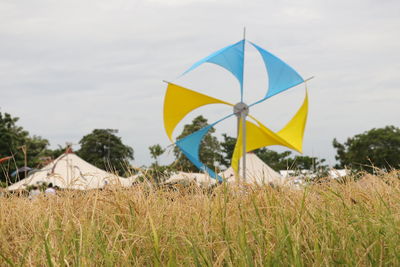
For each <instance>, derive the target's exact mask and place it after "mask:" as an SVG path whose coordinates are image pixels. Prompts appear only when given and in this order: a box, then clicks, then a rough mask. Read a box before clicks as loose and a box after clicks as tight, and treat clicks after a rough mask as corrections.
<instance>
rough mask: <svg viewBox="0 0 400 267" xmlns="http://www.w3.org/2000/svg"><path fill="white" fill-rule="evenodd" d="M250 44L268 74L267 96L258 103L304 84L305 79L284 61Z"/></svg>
mask: <svg viewBox="0 0 400 267" xmlns="http://www.w3.org/2000/svg"><path fill="white" fill-rule="evenodd" d="M250 43H251V44H252V45H253V46H254V47H255V48H256V49H257V50H258V52H259V53H260V54H261V56H262V58H263V60H264V64H265V67H266V69H267V73H268V91H267V94H266V95H265V97H264V98H262V99H261V100H259V101H257V102H256V103H259V102H262V101H264V100H266V99H268V98H270V97H272V96H274V95H277V94H279V93H281V92H283V91H285V90H288V89H290V88H292V87H294V86H296V85H298V84H301V83H303V82H304V79H303V78H302V77H301V76H300V75H299V74H298V73H297V72H296V70H294V69H293V68H292V67H290V66H289V65H288V64H286V63H285V62H284V61H282V60H281V59H279V58H278V57H276V56H275V55H273V54H271V53H270V52H268V51H267V50H265V49H263V48H261V47H259V46H258V45H256V44H254V43H252V42H250ZM254 104H255V103H254ZM254 104H252V105H254ZM252 105H250V106H252Z"/></svg>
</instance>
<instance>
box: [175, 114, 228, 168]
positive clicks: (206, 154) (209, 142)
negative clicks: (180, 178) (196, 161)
mask: <svg viewBox="0 0 400 267" xmlns="http://www.w3.org/2000/svg"><path fill="white" fill-rule="evenodd" d="M207 125H208V123H207V119H206V118H204V117H203V116H198V117H196V118H194V119H193V121H192V123H191V124H186V125H185V126H184V127H183V131H182V133H181V134H180V135H179V136H178V137H177V139H178V140H179V139H182V138H183V137H185V136H188V135H189V134H191V133H194V132H196V131H198V130H200V129H202V128H204V127H206V126H207ZM214 132H215V129H214V128H213V127H212V128H211V129H210V130H209V131H208V133H207V134H206V135H205V136H204V138H203V140H202V141H201V144H200V151H199V156H200V160H201V162H203V163H204V164H205V165H206V166H207V167H209V168H210V169H214V168H215V167H216V166H215V165H216V163H218V164H219V163H220V162H221V158H222V155H221V147H220V144H219V142H218V139H217V138H216V137H215V136H213V135H212V134H213V133H214ZM174 155H175V158H176V165H175V166H176V168H178V169H180V170H183V171H189V172H196V171H198V169H197V168H196V166H194V165H193V164H192V163H191V162H190V161H189V160H188V159H187V158H186V156H185V155H184V154H183V153H182V152H181V151H180V150H179V148H178V147H175V148H174Z"/></svg>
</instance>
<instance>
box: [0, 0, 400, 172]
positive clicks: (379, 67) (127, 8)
mask: <svg viewBox="0 0 400 267" xmlns="http://www.w3.org/2000/svg"><path fill="white" fill-rule="evenodd" d="M399 14H400V1H398V0H392V1H391V0H380V1H378V0H351V1H350V0H347V1H346V0H332V1H330V0H324V1H322V0H309V1H302V0H297V1H268V0H260V1H251V0H244V1H235V0H219V1H216V0H215V1H214V0H198V1H197V0H172V1H167V0H141V1H135V0H130V1H128V0H114V1H106V0H92V1H85V0H58V1H51V0H36V1H31V0H1V1H0V108H1V110H0V111H1V112H8V113H11V114H12V115H13V116H17V117H20V121H19V125H21V126H23V127H24V128H25V129H26V130H28V131H29V132H30V133H31V134H32V135H33V134H35V135H40V136H42V137H44V138H46V139H48V140H49V141H50V143H51V146H52V147H57V145H65V142H73V143H75V144H77V143H78V142H79V140H80V139H81V138H82V136H84V135H86V134H88V133H90V132H91V131H92V130H93V129H95V128H112V129H118V130H119V133H118V135H119V136H121V137H122V140H123V142H124V143H125V144H127V145H130V146H132V147H133V148H134V150H135V158H136V159H135V161H134V164H135V165H142V164H149V163H150V162H151V159H150V155H149V151H148V147H149V146H150V145H153V144H156V143H159V144H161V145H163V146H167V145H169V144H170V143H169V140H168V138H167V136H166V134H165V132H164V128H163V121H162V106H163V98H164V94H165V89H166V85H165V84H164V83H163V82H162V80H169V81H173V82H175V83H178V84H181V85H184V86H187V87H189V88H191V89H194V90H197V91H199V92H202V93H206V94H210V95H212V96H214V97H218V98H221V99H223V100H227V101H231V102H233V103H236V102H239V85H238V83H237V81H236V79H235V78H234V76H232V75H231V74H230V73H229V72H227V71H226V70H224V69H222V68H219V67H217V66H215V65H212V64H204V65H202V66H201V67H200V68H198V69H196V70H195V71H193V72H191V73H189V74H187V75H185V76H183V77H181V78H177V77H179V75H180V74H181V73H182V72H183V71H185V70H186V69H187V68H188V67H190V66H191V65H192V64H193V63H194V62H196V61H197V60H199V59H201V58H203V57H205V56H207V55H209V54H210V53H212V52H214V51H216V50H218V49H220V48H222V47H224V46H227V45H229V44H233V43H235V42H237V41H239V40H241V39H242V35H243V27H244V26H246V29H247V34H246V38H247V39H248V40H250V41H252V42H254V43H256V44H258V45H259V46H261V47H263V48H265V49H267V50H269V51H270V52H272V53H274V54H275V55H277V56H278V57H280V58H281V59H283V60H285V61H286V62H287V63H288V64H289V65H291V66H292V67H293V68H295V69H296V70H297V71H298V72H299V73H300V74H301V75H302V76H303V77H304V78H308V77H310V76H315V78H314V79H313V80H312V81H310V82H309V84H308V86H309V96H310V114H309V119H308V123H307V127H306V133H305V141H304V154H305V155H310V156H317V157H322V158H326V159H327V160H328V163H329V164H334V163H335V161H334V155H335V150H334V149H333V147H332V140H333V138H335V137H336V138H338V140H339V141H341V142H343V141H345V139H346V138H347V137H351V136H353V135H355V134H358V133H362V132H364V131H366V130H369V129H371V128H374V127H384V126H386V125H395V126H397V127H398V126H399V125H400V116H399V111H400V107H399V100H400V79H399V78H400V77H399V76H400V75H399V74H400V52H399V48H400V16H399ZM246 52H248V53H247V54H246V62H245V78H244V79H245V89H244V90H245V101H246V102H252V101H253V100H256V99H257V98H260V97H261V96H263V95H264V94H265V92H266V88H267V82H268V81H267V77H266V73H265V68H264V66H263V65H262V61H261V59H260V57H259V56H258V54H257V52H256V51H255V49H254V48H251V47H246ZM303 97H304V86H299V87H296V88H293V89H291V90H290V91H287V92H285V93H282V94H280V95H278V96H276V97H273V98H271V99H270V100H268V101H265V102H263V103H262V104H260V105H258V106H257V107H254V108H253V109H251V110H250V112H251V113H252V114H253V115H255V116H256V117H257V118H258V119H259V120H261V121H262V122H264V123H265V124H266V125H267V126H269V127H271V128H272V129H274V130H278V129H279V128H280V127H282V126H283V125H284V124H285V123H286V122H287V121H288V120H289V119H290V117H291V116H292V115H293V114H294V113H295V112H296V110H297V108H298V107H299V106H300V104H301V102H302V100H303ZM229 112H231V110H230V109H229V108H226V107H225V106H219V105H210V106H207V107H204V108H201V109H199V110H198V111H196V112H194V113H193V114H191V115H190V116H188V117H187V118H186V119H185V120H184V121H183V123H182V124H181V125H180V127H178V128H177V130H176V132H175V136H176V135H177V134H179V131H180V130H181V129H182V125H183V124H185V123H188V122H190V121H191V120H192V119H193V118H194V117H195V116H196V115H199V114H203V115H205V116H206V117H207V118H208V119H209V121H210V122H211V121H214V120H216V119H218V118H219V116H221V114H223V115H225V114H229ZM234 128H235V120H227V121H225V122H224V123H222V124H220V125H218V127H217V133H218V134H219V135H220V134H221V133H225V132H226V133H228V134H230V135H234ZM75 148H79V146H75ZM274 149H275V148H274ZM277 149H278V151H281V150H282V148H277ZM170 158H171V157H165V158H164V162H165V163H167V162H168V160H169V159H170Z"/></svg>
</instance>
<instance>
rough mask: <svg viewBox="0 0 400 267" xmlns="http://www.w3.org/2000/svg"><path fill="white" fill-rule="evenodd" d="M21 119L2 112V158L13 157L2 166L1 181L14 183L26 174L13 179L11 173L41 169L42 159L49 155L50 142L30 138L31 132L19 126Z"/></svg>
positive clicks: (34, 137) (0, 166) (0, 156)
mask: <svg viewBox="0 0 400 267" xmlns="http://www.w3.org/2000/svg"><path fill="white" fill-rule="evenodd" d="M18 120H19V118H18V117H12V116H11V115H10V114H8V113H4V114H3V113H1V112H0V136H1V138H0V158H3V157H6V156H12V159H10V160H8V161H7V162H3V163H1V164H0V169H1V171H0V181H3V182H4V181H7V182H9V183H13V182H15V181H16V180H18V179H20V178H22V176H23V175H25V173H24V174H22V173H19V174H18V175H16V176H14V177H11V176H10V173H12V172H13V171H15V170H17V169H19V168H21V167H24V166H27V167H31V168H35V167H39V166H40V160H41V157H43V156H45V155H46V153H48V151H49V149H48V145H49V142H48V141H47V140H46V139H43V138H42V137H40V136H35V135H34V136H32V137H31V136H29V132H28V131H26V130H24V129H23V127H21V126H18V125H17V122H18Z"/></svg>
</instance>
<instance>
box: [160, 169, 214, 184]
mask: <svg viewBox="0 0 400 267" xmlns="http://www.w3.org/2000/svg"><path fill="white" fill-rule="evenodd" d="M182 180H185V181H193V182H195V183H197V184H215V183H216V180H215V179H213V178H211V177H210V176H209V175H208V174H205V173H189V172H177V173H175V174H173V175H171V176H170V177H169V178H168V179H167V180H166V181H165V182H164V183H174V182H178V181H182Z"/></svg>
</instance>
